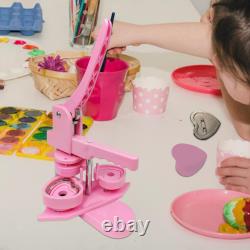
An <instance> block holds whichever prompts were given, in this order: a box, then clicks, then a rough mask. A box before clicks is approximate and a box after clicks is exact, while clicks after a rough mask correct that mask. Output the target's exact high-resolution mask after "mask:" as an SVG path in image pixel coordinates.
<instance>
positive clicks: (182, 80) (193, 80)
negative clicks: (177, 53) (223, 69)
mask: <svg viewBox="0 0 250 250" xmlns="http://www.w3.org/2000/svg"><path fill="white" fill-rule="evenodd" d="M172 79H173V81H174V82H175V83H176V84H177V85H179V86H180V87H182V88H184V89H188V90H191V91H195V92H200V93H204V94H212V95H217V96H220V95H221V90H220V83H219V82H218V80H217V78H216V70H215V67H214V66H212V65H191V66H186V67H182V68H178V69H176V70H175V71H173V72H172Z"/></svg>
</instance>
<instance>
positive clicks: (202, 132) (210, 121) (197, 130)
mask: <svg viewBox="0 0 250 250" xmlns="http://www.w3.org/2000/svg"><path fill="white" fill-rule="evenodd" d="M190 120H191V122H192V123H193V125H194V136H195V137H196V138H197V139H199V140H207V139H209V138H211V137H212V136H213V135H215V134H216V132H217V131H218V129H219V128H220V125H221V122H220V121H219V120H218V119H217V118H216V117H215V116H213V115H211V114H209V113H204V112H195V113H192V114H191V115H190Z"/></svg>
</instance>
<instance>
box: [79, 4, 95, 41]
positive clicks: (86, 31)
mask: <svg viewBox="0 0 250 250" xmlns="http://www.w3.org/2000/svg"><path fill="white" fill-rule="evenodd" d="M97 6H98V0H91V1H90V3H89V6H88V13H87V17H86V21H85V24H84V26H83V30H82V36H83V38H84V44H85V45H86V44H87V43H88V41H89V37H90V36H91V32H92V27H93V24H94V22H95V11H96V9H97Z"/></svg>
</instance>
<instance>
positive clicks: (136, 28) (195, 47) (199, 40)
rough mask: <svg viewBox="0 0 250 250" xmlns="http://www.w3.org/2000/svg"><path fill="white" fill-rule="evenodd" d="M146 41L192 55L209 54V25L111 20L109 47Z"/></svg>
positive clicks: (208, 56)
mask: <svg viewBox="0 0 250 250" xmlns="http://www.w3.org/2000/svg"><path fill="white" fill-rule="evenodd" d="M140 44H150V45H154V46H157V47H161V48H164V49H168V50H173V51H177V52H181V53H186V54H190V55H194V56H199V57H205V58H209V59H210V58H211V57H212V49H211V25H210V24H208V23H169V24H151V25H135V24H130V23H124V22H115V23H114V27H113V33H112V37H111V42H110V47H109V48H122V47H126V46H128V45H140Z"/></svg>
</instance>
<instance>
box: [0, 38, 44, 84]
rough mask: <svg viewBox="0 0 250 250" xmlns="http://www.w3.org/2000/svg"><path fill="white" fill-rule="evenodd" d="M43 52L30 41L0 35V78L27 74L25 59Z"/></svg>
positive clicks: (9, 78)
mask: <svg viewBox="0 0 250 250" xmlns="http://www.w3.org/2000/svg"><path fill="white" fill-rule="evenodd" d="M29 53H31V54H29ZM44 53H45V52H44V51H43V50H41V49H40V48H39V46H38V45H37V44H36V43H34V42H32V41H29V40H26V39H16V38H15V37H8V36H0V55H1V58H0V69H1V71H0V79H1V80H3V81H7V80H11V79H16V78H18V77H21V76H25V75H28V74H29V73H30V71H29V68H28V66H27V59H28V58H29V57H33V56H37V55H41V54H44ZM6 58H7V59H8V60H6Z"/></svg>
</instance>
